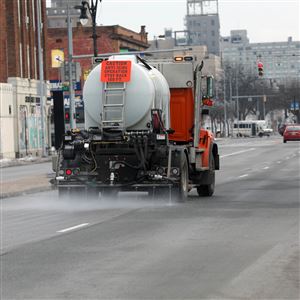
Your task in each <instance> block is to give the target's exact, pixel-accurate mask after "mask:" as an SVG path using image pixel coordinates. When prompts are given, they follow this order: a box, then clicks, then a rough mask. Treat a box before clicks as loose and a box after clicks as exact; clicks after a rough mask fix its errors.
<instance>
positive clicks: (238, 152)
mask: <svg viewBox="0 0 300 300" xmlns="http://www.w3.org/2000/svg"><path fill="white" fill-rule="evenodd" d="M253 150H255V148H250V149H247V150H241V151H237V152H233V153H229V154H225V155H221V158H223V157H228V156H232V155H237V154H241V153H245V152H249V151H253Z"/></svg>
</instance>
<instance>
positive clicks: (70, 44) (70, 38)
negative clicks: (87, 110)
mask: <svg viewBox="0 0 300 300" xmlns="http://www.w3.org/2000/svg"><path fill="white" fill-rule="evenodd" d="M67 11H68V12H67V24H68V52H69V59H68V62H69V101H70V127H71V129H74V128H76V119H75V102H74V86H73V72H72V69H73V28H72V20H71V16H70V6H69V3H68V6H67Z"/></svg>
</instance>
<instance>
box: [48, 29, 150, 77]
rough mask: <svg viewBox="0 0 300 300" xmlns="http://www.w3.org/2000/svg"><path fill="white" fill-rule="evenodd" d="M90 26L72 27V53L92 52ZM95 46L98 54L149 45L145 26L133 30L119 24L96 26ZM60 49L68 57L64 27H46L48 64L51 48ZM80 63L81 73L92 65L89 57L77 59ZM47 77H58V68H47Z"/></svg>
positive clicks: (132, 49) (142, 48) (140, 48)
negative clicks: (96, 37) (138, 30)
mask: <svg viewBox="0 0 300 300" xmlns="http://www.w3.org/2000/svg"><path fill="white" fill-rule="evenodd" d="M91 35H92V27H90V26H88V27H83V26H81V25H80V24H77V27H75V28H74V29H73V52H74V55H81V54H93V40H92V38H91ZM97 35H98V39H97V47H98V54H99V55H100V54H101V53H111V52H122V51H129V52H130V51H143V50H146V49H147V48H148V47H149V44H148V40H147V33H146V32H145V26H141V31H140V32H139V33H138V32H134V31H132V30H129V29H127V28H124V27H122V26H119V25H113V26H97ZM52 49H61V50H63V51H64V54H65V58H67V57H68V51H67V50H68V39H67V29H66V28H48V65H49V66H50V65H51V50H52ZM78 61H79V62H80V64H81V70H82V73H83V72H85V71H88V70H90V69H91V67H92V63H91V62H92V60H91V58H88V59H80V60H78ZM49 79H50V80H57V79H58V70H57V69H55V68H49Z"/></svg>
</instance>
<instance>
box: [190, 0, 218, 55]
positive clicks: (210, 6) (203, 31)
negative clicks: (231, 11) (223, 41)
mask: <svg viewBox="0 0 300 300" xmlns="http://www.w3.org/2000/svg"><path fill="white" fill-rule="evenodd" d="M185 21H186V29H187V35H188V39H189V44H190V45H206V46H207V49H208V52H209V53H211V54H214V55H220V19H219V14H218V0H187V15H186V18H185Z"/></svg>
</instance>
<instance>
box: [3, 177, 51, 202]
mask: <svg viewBox="0 0 300 300" xmlns="http://www.w3.org/2000/svg"><path fill="white" fill-rule="evenodd" d="M49 180H50V178H49V177H48V176H47V175H45V176H32V177H27V178H22V179H19V180H15V181H9V182H1V183H0V185H1V187H0V199H4V198H9V197H16V196H21V195H25V194H31V193H38V192H44V191H49V190H51V189H52V186H51V185H50V183H49Z"/></svg>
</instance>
